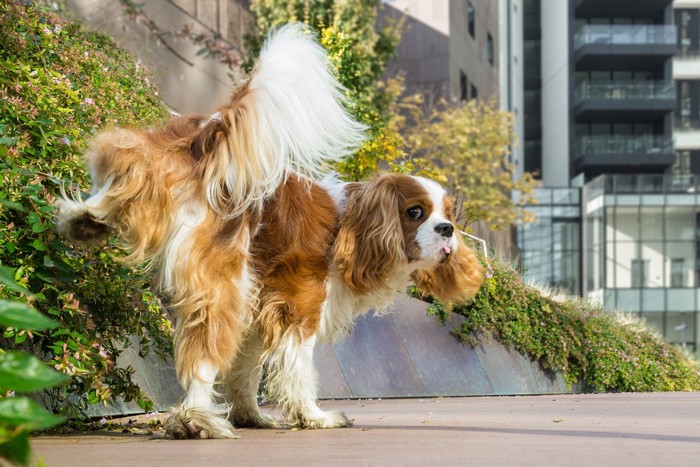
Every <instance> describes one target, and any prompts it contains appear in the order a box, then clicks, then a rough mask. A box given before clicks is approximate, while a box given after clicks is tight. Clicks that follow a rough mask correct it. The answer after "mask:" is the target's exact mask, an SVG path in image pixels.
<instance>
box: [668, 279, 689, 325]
mask: <svg viewBox="0 0 700 467" xmlns="http://www.w3.org/2000/svg"><path fill="white" fill-rule="evenodd" d="M694 292H695V291H694V290H693V289H668V290H667V291H666V305H667V309H668V310H670V311H693V310H695V300H694V298H695V293H694ZM666 331H667V332H668V329H667V330H666Z"/></svg>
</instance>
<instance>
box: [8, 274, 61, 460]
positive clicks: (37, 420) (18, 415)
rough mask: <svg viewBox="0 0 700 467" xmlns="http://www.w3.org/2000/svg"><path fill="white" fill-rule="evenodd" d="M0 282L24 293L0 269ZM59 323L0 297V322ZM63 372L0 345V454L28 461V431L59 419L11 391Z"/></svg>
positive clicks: (19, 325)
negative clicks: (1, 394) (0, 392)
mask: <svg viewBox="0 0 700 467" xmlns="http://www.w3.org/2000/svg"><path fill="white" fill-rule="evenodd" d="M0 284H3V285H4V286H5V287H9V288H11V289H14V290H15V291H18V292H21V293H25V294H28V291H26V290H25V289H24V288H23V287H21V286H20V285H19V284H17V283H15V282H14V280H12V279H11V278H10V277H8V276H7V275H6V274H1V273H0ZM58 325H59V323H58V322H56V321H54V320H52V319H49V318H47V317H46V316H44V315H42V314H41V313H39V312H38V311H36V310H34V309H33V308H31V307H30V306H27V305H25V304H24V303H21V302H17V301H10V300H0V326H8V327H12V328H13V329H16V330H18V331H20V332H25V333H27V332H31V331H34V332H36V331H43V330H47V329H55V328H56V327H58ZM66 379H67V377H66V375H64V374H61V373H58V372H57V371H55V370H52V369H51V368H49V367H47V366H46V365H45V364H44V362H42V361H41V360H39V359H37V358H35V357H33V356H31V355H28V354H26V353H24V352H17V351H6V350H5V349H3V348H2V347H0V391H4V392H5V393H7V394H8V395H9V397H0V458H5V459H7V460H9V461H10V462H12V463H15V464H20V465H30V460H31V448H30V445H29V433H30V432H31V431H34V430H42V429H45V428H49V427H52V426H54V425H57V424H59V423H62V422H63V421H64V419H63V418H62V417H57V416H56V415H52V414H50V413H49V412H47V411H46V409H44V408H43V407H40V406H38V405H37V403H36V402H34V401H33V400H32V399H30V398H28V397H25V396H20V395H17V394H15V392H17V393H26V392H33V391H39V390H42V389H45V388H48V387H51V386H55V385H57V384H60V383H62V382H63V381H65V380H66Z"/></svg>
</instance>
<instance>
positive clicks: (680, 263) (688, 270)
mask: <svg viewBox="0 0 700 467" xmlns="http://www.w3.org/2000/svg"><path fill="white" fill-rule="evenodd" d="M666 257H667V258H669V262H668V271H667V273H666V275H667V277H668V281H667V283H668V285H669V286H670V287H693V286H694V280H693V279H694V278H693V276H694V274H693V263H694V261H695V243H694V242H667V243H666Z"/></svg>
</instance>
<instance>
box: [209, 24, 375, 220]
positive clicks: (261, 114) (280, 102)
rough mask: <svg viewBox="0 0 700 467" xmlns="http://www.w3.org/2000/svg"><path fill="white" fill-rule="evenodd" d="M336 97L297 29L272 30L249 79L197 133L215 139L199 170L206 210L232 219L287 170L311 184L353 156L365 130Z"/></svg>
mask: <svg viewBox="0 0 700 467" xmlns="http://www.w3.org/2000/svg"><path fill="white" fill-rule="evenodd" d="M343 91H344V89H343V87H342V86H341V85H340V83H339V82H338V81H337V80H336V78H335V77H334V75H333V72H332V69H331V65H330V63H329V60H328V57H327V55H326V52H325V50H324V49H323V48H322V47H321V45H320V44H319V43H318V42H317V41H316V40H315V38H314V36H313V35H311V34H308V33H306V32H305V31H304V25H301V24H292V25H287V26H284V27H282V28H280V29H278V30H277V31H275V32H273V33H272V34H271V35H270V36H269V37H268V39H267V41H266V43H265V45H264V46H263V49H262V51H261V53H260V58H259V59H258V62H257V65H256V66H255V69H254V70H253V73H252V75H251V78H250V80H249V81H248V82H247V83H246V84H244V85H243V86H241V87H240V88H239V89H237V90H236V91H234V94H233V96H232V98H231V102H230V104H229V105H228V106H226V107H224V108H222V109H221V110H220V113H221V117H220V118H221V120H220V121H218V120H217V121H214V122H210V123H209V124H208V125H207V126H205V128H204V130H206V128H207V127H211V130H212V131H213V132H215V133H216V134H217V135H215V136H209V137H207V138H205V139H206V140H208V141H216V142H215V143H213V145H212V146H211V149H206V148H205V149H204V150H203V153H206V152H211V153H212V154H211V159H210V160H208V161H206V164H205V165H204V169H203V172H204V173H203V178H204V181H205V190H206V193H205V195H206V198H207V199H208V201H209V203H210V204H211V206H212V207H213V208H214V209H215V210H216V211H217V212H218V213H219V214H220V215H225V216H227V217H229V216H236V215H238V214H240V213H242V212H243V211H245V210H246V209H248V208H249V207H251V206H253V205H255V204H256V203H261V202H262V200H264V199H265V198H266V197H268V196H270V195H271V194H272V193H274V191H275V190H276V189H277V187H278V186H279V185H280V184H281V183H282V182H283V181H284V179H285V177H286V174H287V173H288V171H289V170H295V171H297V172H299V173H301V174H304V175H307V176H309V177H312V178H319V177H320V176H322V175H323V174H325V173H326V172H327V171H328V165H329V163H334V162H337V161H339V160H341V159H343V158H344V157H346V156H348V155H350V154H352V153H353V152H355V151H356V150H357V149H358V148H359V147H360V146H361V145H362V143H363V142H364V141H365V137H366V136H365V130H366V127H365V126H364V125H362V124H361V123H359V122H357V121H356V120H354V119H353V118H352V117H351V116H350V115H349V114H348V112H347V110H346V109H345V104H346V103H347V99H346V98H345V96H344V94H343ZM222 126H223V131H221V130H222V128H221V127H222ZM222 133H223V134H222ZM224 135H225V138H223V140H222V136H224ZM204 157H206V154H205V155H204ZM203 162H204V161H203Z"/></svg>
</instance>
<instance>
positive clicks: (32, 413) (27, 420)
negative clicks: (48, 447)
mask: <svg viewBox="0 0 700 467" xmlns="http://www.w3.org/2000/svg"><path fill="white" fill-rule="evenodd" d="M64 421H65V418H63V417H59V416H57V415H54V414H52V413H49V412H48V411H47V410H46V409H45V408H43V407H41V406H40V405H39V404H37V403H36V402H34V401H33V400H31V399H29V398H28V397H8V398H6V399H2V400H0V423H4V424H6V425H10V426H19V427H22V428H24V429H26V430H29V431H33V430H43V429H44V428H49V427H52V426H54V425H58V424H59V423H62V422H64Z"/></svg>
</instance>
